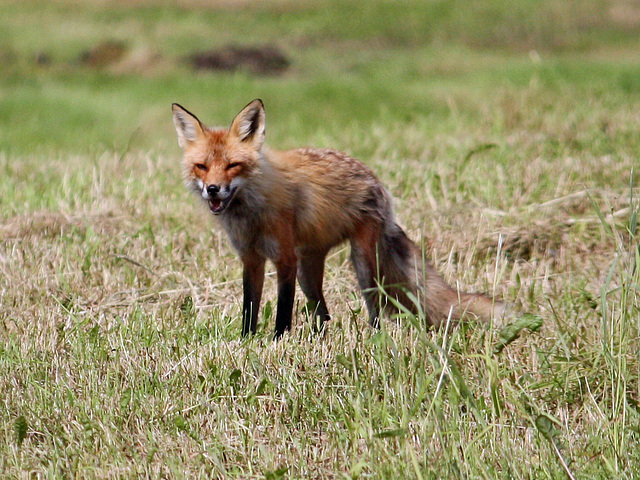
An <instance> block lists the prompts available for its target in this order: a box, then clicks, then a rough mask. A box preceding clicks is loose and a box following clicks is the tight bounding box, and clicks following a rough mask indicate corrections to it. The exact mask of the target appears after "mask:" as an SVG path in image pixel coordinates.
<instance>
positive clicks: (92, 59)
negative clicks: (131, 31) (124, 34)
mask: <svg viewBox="0 0 640 480" xmlns="http://www.w3.org/2000/svg"><path fill="white" fill-rule="evenodd" d="M126 51H127V47H126V45H125V44H124V43H123V42H118V41H116V40H108V41H106V42H101V43H99V44H97V45H96V46H94V47H92V48H90V49H89V50H85V51H84V52H82V53H81V54H80V63H81V64H82V65H85V66H87V67H91V68H104V67H108V66H109V65H112V64H114V63H116V62H117V61H119V60H120V59H122V57H123V56H124V54H125V52H126Z"/></svg>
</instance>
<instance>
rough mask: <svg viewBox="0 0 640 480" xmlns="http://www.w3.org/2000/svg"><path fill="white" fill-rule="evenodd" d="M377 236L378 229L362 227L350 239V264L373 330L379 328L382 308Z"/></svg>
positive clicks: (378, 233)
mask: <svg viewBox="0 0 640 480" xmlns="http://www.w3.org/2000/svg"><path fill="white" fill-rule="evenodd" d="M379 235H380V229H379V227H377V228H371V227H370V226H366V227H364V226H363V227H362V228H360V229H359V230H358V231H357V232H356V235H354V236H353V237H352V238H351V263H353V267H354V269H355V271H356V277H357V279H358V286H359V287H360V290H362V295H363V296H364V300H365V303H366V305H367V310H368V311H369V323H370V324H371V326H372V327H374V328H378V327H379V326H380V315H381V312H380V310H381V307H383V305H382V303H381V302H382V301H383V299H382V298H381V296H380V291H379V287H378V283H379V282H378V281H377V280H379V277H380V275H379V265H378V254H377V246H378V239H379Z"/></svg>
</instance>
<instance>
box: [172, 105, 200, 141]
mask: <svg viewBox="0 0 640 480" xmlns="http://www.w3.org/2000/svg"><path fill="white" fill-rule="evenodd" d="M171 110H173V123H174V125H175V126H176V132H178V143H179V144H180V147H181V148H183V149H184V148H185V147H187V146H189V145H190V144H192V143H193V142H195V141H196V140H198V138H200V137H202V136H203V135H204V131H203V128H202V124H201V123H200V120H198V117H196V116H195V115H194V114H192V113H190V112H189V111H188V110H187V109H186V108H184V107H181V106H180V105H178V104H177V103H174V104H173V105H172V106H171Z"/></svg>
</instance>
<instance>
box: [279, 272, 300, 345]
mask: <svg viewBox="0 0 640 480" xmlns="http://www.w3.org/2000/svg"><path fill="white" fill-rule="evenodd" d="M276 270H277V272H278V309H277V312H276V333H275V337H274V339H275V340H277V339H279V338H280V337H281V336H282V335H283V334H284V333H285V332H286V331H288V330H290V329H291V318H292V316H293V302H294V300H295V294H296V267H295V264H294V265H283V264H276Z"/></svg>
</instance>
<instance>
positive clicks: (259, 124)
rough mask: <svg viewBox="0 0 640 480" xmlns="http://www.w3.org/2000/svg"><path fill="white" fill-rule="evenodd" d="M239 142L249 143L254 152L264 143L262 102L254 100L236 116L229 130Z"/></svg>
mask: <svg viewBox="0 0 640 480" xmlns="http://www.w3.org/2000/svg"><path fill="white" fill-rule="evenodd" d="M229 131H230V132H231V134H232V135H234V136H236V137H238V138H239V139H240V141H241V142H251V143H252V144H253V146H254V147H255V148H256V150H259V149H260V148H261V147H262V144H263V143H264V131H265V113H264V104H263V103H262V100H260V99H256V100H254V101H253V102H251V103H250V104H249V105H247V106H246V107H244V108H243V109H242V111H241V112H240V113H239V114H238V115H236V118H234V119H233V123H231V128H230V129H229Z"/></svg>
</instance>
